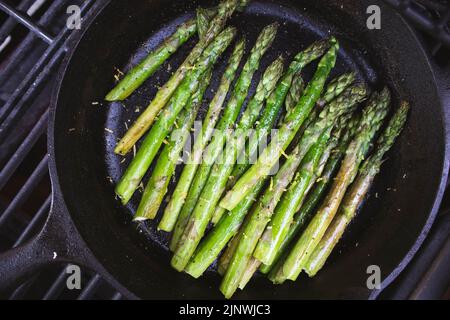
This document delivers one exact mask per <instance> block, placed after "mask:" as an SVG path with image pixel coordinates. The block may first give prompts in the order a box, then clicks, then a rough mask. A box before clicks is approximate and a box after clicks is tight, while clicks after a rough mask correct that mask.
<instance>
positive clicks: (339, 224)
mask: <svg viewBox="0 0 450 320" xmlns="http://www.w3.org/2000/svg"><path fill="white" fill-rule="evenodd" d="M408 111H409V104H408V103H407V102H402V104H401V106H400V108H399V109H398V110H397V111H396V113H395V114H394V116H393V117H392V119H391V120H390V122H389V124H388V126H387V128H386V129H385V131H384V132H383V134H382V135H381V136H380V138H379V139H378V142H377V147H376V150H375V152H374V154H372V156H370V157H369V158H368V159H367V160H366V161H365V162H364V163H363V165H362V167H361V169H360V171H359V175H358V177H357V178H356V180H355V182H354V183H353V184H352V186H351V187H350V189H349V190H348V191H347V193H346V194H345V198H344V200H343V201H342V204H341V206H340V208H339V211H338V213H337V215H336V217H335V218H334V219H333V222H332V223H331V225H330V226H329V227H328V229H327V231H326V233H325V234H324V236H323V237H322V239H321V240H320V242H319V244H318V245H317V246H316V248H315V249H314V251H313V253H312V254H311V256H310V258H309V260H308V262H307V263H306V265H305V267H304V270H305V271H306V273H307V274H308V275H309V276H310V277H312V276H314V275H316V274H317V272H318V271H319V270H320V269H321V268H322V267H323V265H324V264H325V262H326V260H327V259H328V257H329V256H330V254H331V252H332V251H333V248H334V247H335V246H336V244H337V243H338V241H339V239H340V238H341V237H342V234H343V233H344V231H345V229H346V227H347V225H348V224H349V223H350V221H351V220H352V219H353V218H354V217H355V215H356V212H357V210H358V208H359V207H360V206H361V204H362V202H363V201H364V198H365V196H366V195H367V192H368V191H369V189H370V187H371V185H372V183H373V180H374V178H375V176H376V175H377V174H378V173H379V171H380V168H381V165H382V163H383V157H384V155H385V154H386V152H388V151H389V149H390V148H391V147H392V145H393V144H394V142H395V140H396V139H397V137H398V136H399V135H400V133H401V131H402V129H403V127H404V125H405V122H406V118H407V115H408Z"/></svg>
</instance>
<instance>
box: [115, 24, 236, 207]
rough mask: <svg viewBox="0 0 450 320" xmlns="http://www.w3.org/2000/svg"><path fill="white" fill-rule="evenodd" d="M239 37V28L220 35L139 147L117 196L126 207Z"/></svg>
mask: <svg viewBox="0 0 450 320" xmlns="http://www.w3.org/2000/svg"><path fill="white" fill-rule="evenodd" d="M235 34H236V29H235V28H228V29H227V30H225V31H223V32H222V33H221V34H220V35H219V36H217V38H216V39H215V40H214V41H213V42H212V43H211V45H210V46H209V47H208V48H207V49H206V50H205V52H204V54H203V56H202V58H201V59H200V60H199V62H198V63H197V64H196V66H195V70H193V72H192V73H191V74H190V75H189V76H188V77H187V78H186V79H185V80H183V82H182V83H181V85H180V86H179V87H178V89H177V90H176V92H175V94H174V95H173V97H172V98H171V100H170V101H169V104H168V106H167V108H166V109H165V110H164V112H163V113H162V114H161V115H160V117H159V119H158V121H157V122H156V123H155V125H154V126H153V127H152V129H151V131H150V132H149V134H148V135H147V137H146V138H145V140H144V141H143V143H142V145H141V147H140V148H139V151H138V152H137V154H136V157H135V158H134V159H133V161H132V162H131V164H130V166H129V167H128V169H127V170H126V172H125V174H124V175H123V177H122V178H121V180H120V181H119V184H118V185H117V187H116V194H117V195H118V196H119V197H120V199H121V200H122V203H123V204H126V203H127V202H128V201H129V200H130V198H131V196H132V195H133V193H134V192H135V190H136V188H137V187H138V185H139V183H140V182H141V180H142V177H143V176H144V175H145V173H146V172H147V169H148V168H149V167H150V164H151V163H152V161H153V159H154V157H155V156H156V153H157V152H158V150H159V148H160V146H161V145H162V143H163V141H164V139H165V137H166V136H167V134H168V133H169V131H170V129H171V127H172V126H173V124H174V122H175V119H176V117H177V115H178V113H179V112H180V111H181V110H182V109H183V108H184V106H185V105H186V103H187V102H188V100H189V98H190V97H191V95H192V93H193V92H195V91H196V90H197V88H198V86H199V83H200V80H201V77H202V75H203V74H204V73H205V71H206V70H207V69H208V68H210V67H211V66H212V65H213V64H214V63H215V62H216V61H217V59H218V57H219V56H220V55H221V54H222V53H223V51H224V50H225V49H226V48H227V47H228V45H229V44H230V43H231V41H232V39H233V38H234V36H235Z"/></svg>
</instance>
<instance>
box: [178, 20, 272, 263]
mask: <svg viewBox="0 0 450 320" xmlns="http://www.w3.org/2000/svg"><path fill="white" fill-rule="evenodd" d="M277 30H278V24H277V23H274V24H271V25H269V26H267V27H265V28H264V29H263V31H262V32H261V33H260V35H259V37H258V39H257V40H256V44H255V46H254V47H253V49H252V51H251V53H250V57H249V58H248V60H247V63H246V64H245V65H244V69H243V71H242V73H241V75H240V76H239V79H238V81H237V83H236V86H235V88H234V90H233V94H232V96H231V98H230V101H229V102H228V104H227V107H226V108H225V111H224V114H223V115H222V118H221V119H220V121H219V123H218V125H217V127H216V129H217V130H219V132H221V133H224V132H226V134H227V135H228V131H230V130H231V128H232V127H233V124H234V122H235V121H236V119H237V117H238V115H239V112H240V109H241V107H242V105H243V104H244V101H245V98H246V97H247V94H248V90H249V88H250V85H251V81H252V79H253V75H254V73H255V72H256V70H257V69H258V68H259V64H260V61H261V58H262V56H263V55H264V53H265V52H266V51H267V49H268V48H269V47H270V46H271V44H272V42H273V40H274V39H275V35H276V33H277ZM224 144H225V139H223V137H221V136H220V135H219V136H214V137H213V139H212V140H211V143H210V144H209V145H208V147H207V149H206V151H205V152H206V154H205V158H206V159H205V162H203V163H202V164H201V165H200V167H199V169H198V172H197V173H196V178H195V179H194V182H193V184H192V186H191V189H190V190H189V194H188V198H187V201H186V202H185V204H184V207H183V209H182V210H187V211H186V212H189V214H187V215H190V213H191V212H192V210H193V209H194V206H195V204H196V203H197V201H199V202H201V201H202V199H200V198H199V195H200V192H201V191H202V189H203V187H204V185H205V183H206V179H207V178H208V175H209V172H210V171H211V168H212V165H210V163H213V162H214V161H215V159H216V158H217V156H218V155H219V154H220V153H221V151H222V149H223V145H224ZM196 180H197V181H196ZM185 208H186V209H185ZM187 215H186V216H187ZM186 221H187V220H186ZM191 221H192V223H194V221H196V220H195V219H194V220H191ZM208 222H209V221H206V223H208ZM202 223H203V221H202ZM202 223H201V224H202ZM184 227H185V228H186V231H184V229H185V228H184ZM192 227H194V225H193V224H191V223H188V224H186V226H182V225H181V221H179V222H177V225H176V226H175V233H174V235H173V237H172V241H171V247H172V248H175V247H177V243H179V244H180V245H181V246H180V247H177V249H176V250H175V254H174V257H173V258H172V266H173V267H174V268H176V269H177V270H182V269H184V267H185V266H186V264H187V263H188V262H189V258H190V257H191V255H192V254H193V251H194V250H195V248H196V246H197V244H198V241H199V240H200V239H198V238H195V239H191V238H190V239H191V241H187V242H184V240H183V238H178V237H177V236H178V235H179V234H180V233H179V231H181V230H183V231H184V234H183V236H184V235H186V236H187V235H188V234H189V232H190V231H189V230H191V228H192ZM205 227H206V226H205ZM195 228H197V226H195ZM198 230H200V231H198V234H200V237H202V236H203V232H202V231H201V230H202V228H199V229H198ZM196 233H197V232H196ZM180 239H181V242H178V241H180ZM197 240H198V241H197Z"/></svg>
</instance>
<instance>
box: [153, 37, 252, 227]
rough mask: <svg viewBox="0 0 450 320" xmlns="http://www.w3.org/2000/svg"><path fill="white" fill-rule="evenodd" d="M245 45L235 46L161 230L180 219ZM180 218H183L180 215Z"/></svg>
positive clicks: (241, 43)
mask: <svg viewBox="0 0 450 320" xmlns="http://www.w3.org/2000/svg"><path fill="white" fill-rule="evenodd" d="M244 47H245V42H244V40H241V41H239V42H238V43H237V44H236V47H235V48H234V51H233V53H232V55H231V58H230V60H229V62H228V66H227V68H226V70H225V72H224V74H223V76H222V78H221V80H220V85H219V87H218V89H217V92H216V94H215V96H214V98H213V99H212V100H211V103H210V104H209V108H208V112H207V114H206V117H205V120H204V121H203V125H202V129H201V132H200V133H199V137H198V138H197V139H196V140H195V142H194V146H193V147H192V153H191V155H190V156H189V159H188V161H187V163H186V164H185V166H184V168H183V171H182V173H181V176H180V178H179V179H178V183H177V186H176V187H175V190H174V192H173V194H172V197H171V199H170V201H169V204H168V205H167V207H166V209H165V210H164V215H163V218H162V219H161V222H160V223H159V225H158V229H160V230H163V231H167V232H171V231H172V230H173V228H174V227H175V223H176V221H177V219H178V216H179V213H180V211H181V208H182V206H183V203H184V200H185V199H186V196H187V193H188V191H189V187H190V185H191V182H192V180H193V179H194V175H195V172H196V171H197V168H198V165H199V163H200V160H201V157H202V155H203V150H204V148H205V146H206V144H207V143H208V142H209V140H210V139H211V136H212V134H213V131H214V127H215V126H216V124H217V121H218V120H219V115H220V113H221V110H222V107H223V104H224V102H225V99H226V97H227V94H228V91H229V89H230V86H231V83H232V82H233V79H234V78H235V75H236V72H237V69H238V67H239V64H240V62H241V59H242V56H243V54H244ZM180 219H182V218H181V217H180Z"/></svg>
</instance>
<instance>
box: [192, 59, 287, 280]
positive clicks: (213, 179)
mask: <svg viewBox="0 0 450 320" xmlns="http://www.w3.org/2000/svg"><path fill="white" fill-rule="evenodd" d="M282 72H283V58H282V57H279V58H278V59H276V60H275V61H274V62H273V63H272V64H271V65H270V66H269V67H268V68H267V70H266V71H265V73H264V75H263V77H262V78H261V81H260V83H259V84H258V87H257V89H256V93H255V95H254V96H253V98H252V99H251V100H250V102H249V104H248V106H247V109H246V110H245V112H244V114H243V115H242V118H241V121H240V122H239V124H238V126H237V129H236V131H235V134H234V136H233V137H232V140H233V142H232V143H231V144H230V148H226V151H225V158H224V161H223V163H222V164H217V163H216V164H215V165H214V166H213V169H212V171H211V174H210V176H209V178H208V181H207V183H206V185H205V187H204V189H203V191H202V193H201V196H200V199H208V202H207V204H206V205H201V204H202V202H199V204H198V205H197V206H196V207H195V209H194V211H193V213H192V216H191V219H196V221H198V223H199V222H200V221H204V224H205V222H206V224H207V223H208V222H209V220H210V217H211V215H212V213H213V209H214V208H215V206H216V204H217V202H218V201H219V199H220V196H221V194H222V193H223V190H224V189H225V186H226V182H227V179H228V176H229V174H230V172H231V170H232V169H233V166H234V163H235V161H236V157H237V154H238V152H239V151H240V150H241V149H242V148H243V145H244V143H245V137H244V134H243V132H245V130H248V129H249V128H251V127H252V126H253V123H254V122H255V121H256V119H257V117H258V115H259V112H260V110H261V108H262V107H263V105H264V101H265V100H266V99H267V97H268V96H269V95H270V94H271V92H272V91H273V90H274V88H275V86H276V84H277V82H278V80H279V78H280V77H281V74H282ZM196 232H197V233H198V232H199V231H198V228H197V229H196ZM193 237H194V236H193V235H192V236H190V237H189V239H191V240H192V238H193ZM205 241H206V240H205ZM205 241H203V242H202V243H201V244H200V246H199V248H198V250H197V253H196V254H195V256H194V258H193V261H198V263H201V264H202V267H203V268H202V269H203V270H202V272H203V271H204V270H206V268H207V267H208V266H209V264H211V263H212V262H213V261H214V260H215V259H216V257H217V256H218V254H219V253H220V251H221V250H222V248H223V246H225V244H226V242H225V243H224V244H223V246H222V247H219V246H217V245H214V248H212V250H211V248H207V249H204V248H205V246H202V245H203V243H205ZM206 243H207V241H206ZM207 247H208V245H207ZM202 250H208V252H209V253H208V255H207V256H208V259H197V258H196V256H197V254H198V253H199V252H200V255H201V254H202ZM212 251H214V252H212ZM191 269H199V268H198V267H197V266H196V263H192V262H191V264H190V265H189V266H188V267H187V268H186V272H187V273H190V270H191Z"/></svg>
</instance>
